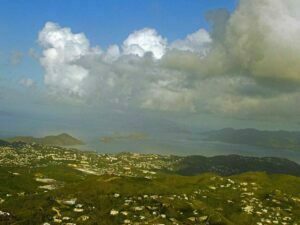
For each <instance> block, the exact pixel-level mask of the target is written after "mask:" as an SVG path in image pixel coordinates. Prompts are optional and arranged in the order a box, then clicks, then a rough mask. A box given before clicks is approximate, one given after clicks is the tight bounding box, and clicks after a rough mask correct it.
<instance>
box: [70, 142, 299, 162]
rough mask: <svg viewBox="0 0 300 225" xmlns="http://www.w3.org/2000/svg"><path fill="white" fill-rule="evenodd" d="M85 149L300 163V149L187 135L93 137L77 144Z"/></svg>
mask: <svg viewBox="0 0 300 225" xmlns="http://www.w3.org/2000/svg"><path fill="white" fill-rule="evenodd" d="M74 147H76V148H79V149H81V150H92V151H96V152H99V153H118V152H124V151H126V152H139V153H157V154H173V155H180V156H184V155H203V156H216V155H229V154H238V155H244V156H256V157H266V156H268V157H279V158H287V159H290V160H292V161H295V162H297V163H300V151H292V150H286V149H268V148H261V147H255V146H247V145H237V144H226V143H221V142H208V141H203V140H199V139H192V138H187V137H177V138H174V137H155V138H147V139H145V140H119V141H114V142H110V143H103V142H101V141H100V139H93V140H90V141H88V142H87V144H86V145H82V146H74Z"/></svg>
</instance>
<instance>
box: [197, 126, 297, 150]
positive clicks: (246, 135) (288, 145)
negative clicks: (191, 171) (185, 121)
mask: <svg viewBox="0 0 300 225" xmlns="http://www.w3.org/2000/svg"><path fill="white" fill-rule="evenodd" d="M203 135H204V136H205V140H209V141H220V142H225V143H230V144H245V145H250V146H259V147H265V148H277V149H292V150H300V132H299V131H261V130H256V129H233V128H225V129H222V130H216V131H210V132H205V133H203Z"/></svg>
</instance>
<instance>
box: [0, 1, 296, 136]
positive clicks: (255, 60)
mask: <svg viewBox="0 0 300 225" xmlns="http://www.w3.org/2000/svg"><path fill="white" fill-rule="evenodd" d="M0 4H1V7H0V28H1V29H0V124H1V127H0V136H11V135H35V136H43V135H47V134H55V133H59V132H70V133H72V134H75V135H78V136H83V137H89V136H95V137H98V136H101V135H108V134H112V133H115V132H140V131H141V132H146V133H151V134H156V135H158V136H159V135H160V134H170V135H169V136H172V135H171V134H174V133H175V134H176V133H181V132H183V131H184V132H186V131H189V132H190V131H193V132H198V131H202V130H210V129H220V128H223V127H235V128H245V127H253V128H258V129H270V130H277V129H286V130H299V127H300V118H299V116H300V107H299V100H300V89H299V88H300V72H299V71H300V38H299V37H300V3H299V1H298V0H251V1H250V0H240V1H238V0H213V1H208V0H206V1H205V0H195V1H186V0H182V1H181V0H175V1H174V0H172V1H170V0H165V1H158V0H157V1H155V0H153V1H133V0H126V1H116V0H109V1H97V0H89V1H83V0H82V1H80V0H72V1H59V0H49V1H38V0H30V1H24V0H15V1H11V0H1V1H0ZM169 136H168V137H169ZM175 137H176V135H173V138H175Z"/></svg>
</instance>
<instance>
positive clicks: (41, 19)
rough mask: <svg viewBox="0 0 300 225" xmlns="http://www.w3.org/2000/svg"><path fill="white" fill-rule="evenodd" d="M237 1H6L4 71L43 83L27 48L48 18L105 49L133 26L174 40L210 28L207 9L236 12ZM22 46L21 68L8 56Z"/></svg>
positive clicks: (1, 33) (1, 11) (0, 50)
mask: <svg viewBox="0 0 300 225" xmlns="http://www.w3.org/2000/svg"><path fill="white" fill-rule="evenodd" d="M236 5H237V0H213V1H204V0H198V1H184V0H176V1H171V0H166V1H136V0H127V1H117V0H104V1H98V0H88V1H86V0H73V1H59V0H50V1H39V0H30V1H24V0H15V1H11V0H2V1H1V8H0V27H1V29H0V60H1V59H2V60H1V61H0V65H1V64H2V68H1V69H0V74H3V75H6V79H8V81H12V82H13V83H14V82H15V81H16V80H17V79H20V77H23V76H31V77H33V78H35V80H36V81H37V82H39V83H40V85H42V79H43V70H42V68H41V67H40V65H39V63H37V62H36V61H34V60H32V59H31V58H28V57H27V53H28V51H29V49H30V48H34V49H36V50H37V51H39V50H40V48H39V46H38V44H37V38H38V32H39V31H40V30H41V29H42V27H43V26H44V25H45V23H46V22H48V21H52V22H55V23H58V24H60V25H61V26H66V27H70V28H71V29H72V31H73V32H75V33H80V32H83V33H85V35H86V36H87V37H88V38H89V41H90V43H91V45H93V46H94V45H99V46H100V47H101V48H107V47H108V46H109V45H111V44H121V43H122V41H123V40H124V39H125V38H126V37H127V36H128V35H129V34H130V33H131V32H132V31H134V30H138V29H141V28H144V27H151V28H155V29H156V30H157V31H158V32H159V33H160V34H161V35H163V36H164V37H166V38H167V39H168V40H170V41H173V40H175V39H179V38H183V37H184V36H185V35H186V34H188V33H192V32H194V31H196V30H197V29H199V28H201V27H203V28H207V29H209V25H208V24H207V22H206V20H205V13H206V12H207V11H209V10H212V9H217V8H226V9H228V10H229V11H233V10H234V8H235V7H236ZM19 51H20V52H22V54H23V55H24V57H23V59H24V60H22V63H21V64H20V65H18V67H15V66H10V65H8V64H9V63H8V61H9V58H10V55H11V54H12V53H13V52H19ZM24 71H26V72H24Z"/></svg>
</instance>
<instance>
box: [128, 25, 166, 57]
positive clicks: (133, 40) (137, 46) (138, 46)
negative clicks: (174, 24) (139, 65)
mask: <svg viewBox="0 0 300 225" xmlns="http://www.w3.org/2000/svg"><path fill="white" fill-rule="evenodd" d="M166 47H167V40H166V39H165V38H163V37H162V36H160V35H159V34H158V33H157V32H156V30H154V29H150V28H144V29H142V30H138V31H135V32H133V33H132V34H130V35H129V36H128V37H127V39H126V40H125V41H124V42H123V51H124V54H132V55H137V56H140V57H142V56H144V55H145V53H147V52H150V53H152V55H153V57H154V58H155V59H160V58H161V57H162V56H163V55H164V54H165V52H166Z"/></svg>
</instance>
